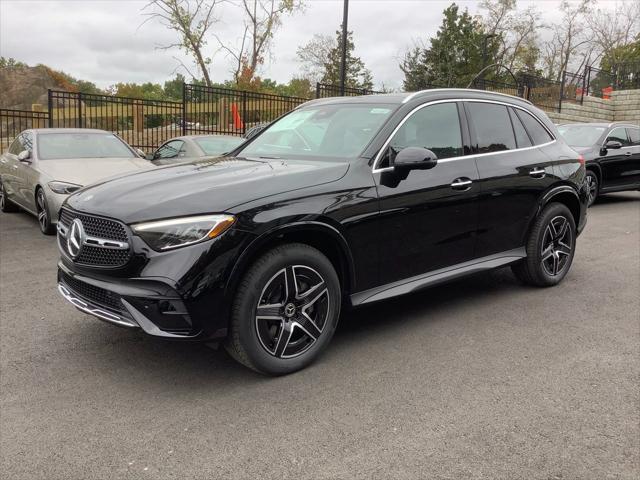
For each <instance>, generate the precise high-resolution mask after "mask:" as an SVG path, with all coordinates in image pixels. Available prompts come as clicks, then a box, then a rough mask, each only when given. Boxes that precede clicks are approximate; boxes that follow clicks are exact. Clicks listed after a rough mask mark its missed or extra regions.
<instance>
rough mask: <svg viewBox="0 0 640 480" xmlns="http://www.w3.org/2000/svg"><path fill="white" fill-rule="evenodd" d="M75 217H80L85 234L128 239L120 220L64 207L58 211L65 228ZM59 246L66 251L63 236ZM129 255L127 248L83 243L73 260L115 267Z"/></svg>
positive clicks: (122, 263) (125, 261)
mask: <svg viewBox="0 0 640 480" xmlns="http://www.w3.org/2000/svg"><path fill="white" fill-rule="evenodd" d="M76 218H78V219H80V221H81V222H82V227H83V228H84V231H85V234H86V235H88V236H90V237H97V238H101V239H104V240H115V241H117V242H128V241H129V238H128V235H127V230H126V228H125V226H124V225H123V224H122V223H120V222H116V221H115V220H109V219H107V218H102V217H94V216H93V215H87V214H83V213H78V212H74V211H73V210H68V209H66V208H63V209H62V210H61V212H60V223H61V224H62V225H64V226H65V228H69V226H70V225H71V223H72V222H73V221H74V220H75V219H76ZM60 248H61V249H63V250H65V252H66V253H68V252H67V242H66V239H65V238H64V237H61V238H60ZM130 256H131V252H130V250H129V249H117V248H105V247H100V246H95V245H87V244H85V245H83V246H82V250H81V251H80V255H78V257H77V258H75V259H74V262H75V263H77V264H80V265H89V266H97V267H110V268H115V267H122V266H124V265H126V263H127V262H128V261H129V258H130Z"/></svg>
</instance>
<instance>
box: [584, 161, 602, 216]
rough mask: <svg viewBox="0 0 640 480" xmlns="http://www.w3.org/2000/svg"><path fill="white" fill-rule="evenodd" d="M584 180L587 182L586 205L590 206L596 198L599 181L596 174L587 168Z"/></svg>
mask: <svg viewBox="0 0 640 480" xmlns="http://www.w3.org/2000/svg"><path fill="white" fill-rule="evenodd" d="M585 181H586V182H587V207H590V206H591V205H593V204H594V202H595V201H596V198H598V193H599V192H600V182H599V181H598V175H596V172H594V171H593V170H587V176H586V179H585Z"/></svg>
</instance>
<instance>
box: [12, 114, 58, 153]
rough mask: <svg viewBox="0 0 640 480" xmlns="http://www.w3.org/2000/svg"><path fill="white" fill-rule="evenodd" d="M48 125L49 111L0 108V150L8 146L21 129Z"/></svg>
mask: <svg viewBox="0 0 640 480" xmlns="http://www.w3.org/2000/svg"><path fill="white" fill-rule="evenodd" d="M48 126H49V112H33V111H30V110H12V109H8V108H0V152H4V151H5V150H6V149H7V148H9V145H11V142H13V139H14V138H15V137H16V136H18V134H19V133H20V132H21V131H23V130H27V129H30V128H45V127H48Z"/></svg>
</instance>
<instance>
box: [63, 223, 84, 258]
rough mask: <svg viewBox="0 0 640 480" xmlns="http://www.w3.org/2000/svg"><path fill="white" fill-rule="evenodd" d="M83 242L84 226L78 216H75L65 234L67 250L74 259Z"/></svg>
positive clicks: (78, 253)
mask: <svg viewBox="0 0 640 480" xmlns="http://www.w3.org/2000/svg"><path fill="white" fill-rule="evenodd" d="M83 243H84V227H83V226H82V222H81V221H80V219H79V218H76V219H75V220H74V221H73V222H72V223H71V227H70V228H69V233H68V235H67V251H68V252H69V255H71V258H73V259H76V258H78V255H80V252H81V251H82V244H83Z"/></svg>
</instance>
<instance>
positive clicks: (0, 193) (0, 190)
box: [0, 182, 19, 213]
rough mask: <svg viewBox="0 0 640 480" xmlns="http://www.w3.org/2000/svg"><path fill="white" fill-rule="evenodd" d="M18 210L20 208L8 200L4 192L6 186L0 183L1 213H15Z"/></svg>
mask: <svg viewBox="0 0 640 480" xmlns="http://www.w3.org/2000/svg"><path fill="white" fill-rule="evenodd" d="M18 210H19V209H18V206H17V205H16V204H15V203H13V202H12V201H11V200H9V199H8V198H7V195H6V193H5V191H4V185H3V184H2V182H0V211H3V212H4V213H13V212H17V211H18Z"/></svg>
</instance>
